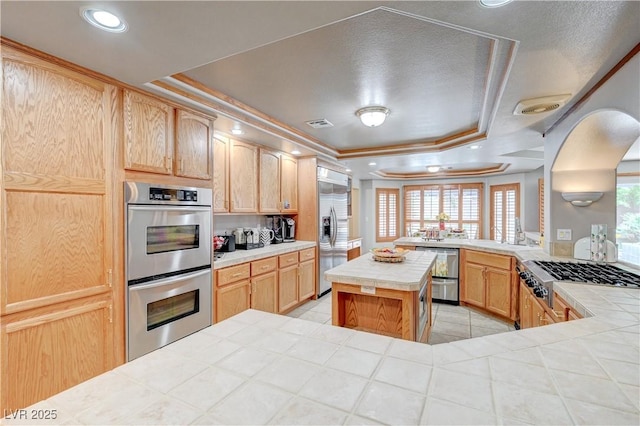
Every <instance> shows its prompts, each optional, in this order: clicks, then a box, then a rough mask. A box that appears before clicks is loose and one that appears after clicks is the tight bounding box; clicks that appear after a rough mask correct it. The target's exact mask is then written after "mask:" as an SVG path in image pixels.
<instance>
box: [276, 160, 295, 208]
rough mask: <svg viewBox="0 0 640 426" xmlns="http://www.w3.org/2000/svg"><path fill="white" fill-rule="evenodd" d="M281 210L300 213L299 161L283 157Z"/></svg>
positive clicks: (281, 168)
mask: <svg viewBox="0 0 640 426" xmlns="http://www.w3.org/2000/svg"><path fill="white" fill-rule="evenodd" d="M280 175H281V182H282V183H281V188H280V194H281V196H280V198H281V205H280V206H281V209H282V212H284V213H295V212H297V211H298V161H297V160H296V159H295V158H292V157H289V156H287V155H283V156H281V157H280Z"/></svg>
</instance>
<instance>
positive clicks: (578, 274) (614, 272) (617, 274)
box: [533, 260, 640, 288]
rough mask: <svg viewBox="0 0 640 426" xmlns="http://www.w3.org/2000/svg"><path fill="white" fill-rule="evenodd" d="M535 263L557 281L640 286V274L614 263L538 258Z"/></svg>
mask: <svg viewBox="0 0 640 426" xmlns="http://www.w3.org/2000/svg"><path fill="white" fill-rule="evenodd" d="M533 263H535V264H536V265H538V266H539V267H540V268H542V269H543V270H544V271H545V272H547V273H548V274H549V275H550V276H551V277H553V279H554V280H556V281H575V282H585V283H591V284H603V285H612V286H616V287H630V288H640V275H636V274H634V273H631V272H629V271H625V270H623V269H620V268H618V267H616V266H613V265H608V264H593V263H572V262H550V261H541V260H536V261H534V262H533Z"/></svg>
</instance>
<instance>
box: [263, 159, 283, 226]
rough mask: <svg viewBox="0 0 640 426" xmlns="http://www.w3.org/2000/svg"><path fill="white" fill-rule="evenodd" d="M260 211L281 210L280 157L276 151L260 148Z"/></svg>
mask: <svg viewBox="0 0 640 426" xmlns="http://www.w3.org/2000/svg"><path fill="white" fill-rule="evenodd" d="M259 209H260V212H261V213H279V212H280V158H278V154H276V153H275V152H271V151H267V150H265V149H261V150H260V208H259Z"/></svg>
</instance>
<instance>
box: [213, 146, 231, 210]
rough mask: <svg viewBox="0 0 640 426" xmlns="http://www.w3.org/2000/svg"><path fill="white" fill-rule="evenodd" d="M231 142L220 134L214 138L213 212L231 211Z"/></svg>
mask: <svg viewBox="0 0 640 426" xmlns="http://www.w3.org/2000/svg"><path fill="white" fill-rule="evenodd" d="M230 145H231V141H230V140H229V138H227V137H225V136H222V135H220V134H217V133H216V134H215V136H214V137H213V211H214V213H226V212H228V211H229V152H230V148H229V147H230Z"/></svg>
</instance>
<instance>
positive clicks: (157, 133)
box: [124, 90, 174, 175]
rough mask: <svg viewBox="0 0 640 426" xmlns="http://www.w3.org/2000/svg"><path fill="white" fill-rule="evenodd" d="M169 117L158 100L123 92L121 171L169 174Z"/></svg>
mask: <svg viewBox="0 0 640 426" xmlns="http://www.w3.org/2000/svg"><path fill="white" fill-rule="evenodd" d="M173 114H174V112H173V108H172V107H170V106H169V105H167V104H165V103H163V102H161V101H160V100H157V99H155V98H152V97H149V96H145V95H142V94H140V93H137V92H133V91H130V90H125V91H124V144H125V157H124V167H125V169H127V170H137V171H141V172H151V173H160V174H167V175H170V174H172V172H173V137H174V117H173Z"/></svg>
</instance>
